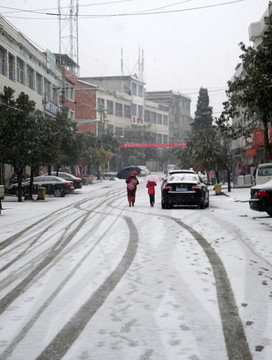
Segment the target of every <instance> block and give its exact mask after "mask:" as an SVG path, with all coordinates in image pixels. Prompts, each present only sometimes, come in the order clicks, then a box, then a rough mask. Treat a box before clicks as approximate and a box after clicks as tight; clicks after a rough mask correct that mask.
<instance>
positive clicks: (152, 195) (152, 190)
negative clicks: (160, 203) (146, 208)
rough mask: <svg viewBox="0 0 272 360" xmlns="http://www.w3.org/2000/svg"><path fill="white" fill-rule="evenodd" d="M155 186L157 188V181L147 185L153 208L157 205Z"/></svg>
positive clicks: (149, 182)
mask: <svg viewBox="0 0 272 360" xmlns="http://www.w3.org/2000/svg"><path fill="white" fill-rule="evenodd" d="M155 186H157V184H156V182H155V181H148V182H147V184H146V187H147V189H148V190H147V193H148V195H149V200H150V205H151V206H152V207H153V206H154V204H155Z"/></svg>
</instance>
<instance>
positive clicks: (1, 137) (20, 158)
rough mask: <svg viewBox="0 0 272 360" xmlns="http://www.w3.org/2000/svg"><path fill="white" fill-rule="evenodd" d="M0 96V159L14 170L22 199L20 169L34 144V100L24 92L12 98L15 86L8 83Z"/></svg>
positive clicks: (24, 164)
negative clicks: (11, 86) (9, 86)
mask: <svg viewBox="0 0 272 360" xmlns="http://www.w3.org/2000/svg"><path fill="white" fill-rule="evenodd" d="M0 99H1V105H0V162H2V163H6V164H10V165H12V166H13V167H14V169H15V170H16V171H17V178H18V191H19V194H18V201H19V202H21V201H22V179H23V171H24V169H25V167H26V166H27V165H29V164H30V158H31V153H32V152H33V151H35V149H36V148H37V147H36V145H35V135H36V131H37V127H36V118H35V113H34V110H35V102H34V101H31V100H29V96H28V95H26V94H24V93H23V92H22V93H21V94H20V95H19V96H18V98H17V99H16V100H15V99H14V90H13V89H11V88H8V87H4V91H3V93H2V94H0Z"/></svg>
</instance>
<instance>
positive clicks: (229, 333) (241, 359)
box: [164, 216, 252, 360]
mask: <svg viewBox="0 0 272 360" xmlns="http://www.w3.org/2000/svg"><path fill="white" fill-rule="evenodd" d="M164 217H166V218H168V219H171V220H173V221H175V222H176V223H177V224H178V225H180V226H182V227H183V228H184V229H185V230H187V231H188V232H189V233H190V234H191V235H192V236H193V237H194V238H195V239H196V240H197V242H198V243H199V245H200V246H201V247H202V249H203V250H204V252H205V254H206V255H207V258H208V259H209V262H210V264H211V266H212V269H213V273H214V277H215V282H216V291H217V299H218V305H219V311H220V316H221V321H222V327H223V333H224V337H225V343H226V348H227V353H228V357H229V359H230V360H234V359H235V360H251V359H252V355H251V352H250V350H249V345H248V342H247V338H246V335H245V331H244V327H243V323H242V320H241V319H240V316H239V312H238V307H237V305H236V301H235V298H234V295H233V291H232V288H231V284H230V281H229V278H228V275H227V272H226V270H225V267H224V264H223V262H222V261H221V259H220V257H219V256H218V255H217V253H216V251H215V250H214V249H213V247H212V246H211V245H210V244H209V243H208V241H207V240H206V239H205V238H204V237H203V236H202V235H200V234H199V233H198V232H197V231H195V230H194V229H193V228H191V227H190V226H189V225H186V224H185V223H183V222H182V221H180V220H179V219H176V218H174V217H171V216H164Z"/></svg>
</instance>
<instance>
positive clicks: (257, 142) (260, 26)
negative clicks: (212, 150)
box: [231, 3, 272, 170]
mask: <svg viewBox="0 0 272 360" xmlns="http://www.w3.org/2000/svg"><path fill="white" fill-rule="evenodd" d="M271 13H272V6H271V3H269V6H268V8H267V9H266V11H265V13H264V15H263V16H262V18H261V19H260V21H258V22H255V23H252V24H250V26H249V40H250V41H252V42H253V46H254V47H255V48H256V47H257V46H258V45H260V44H261V42H262V38H263V35H264V32H265V27H266V25H265V21H264V19H265V17H267V16H269V15H270V14H271ZM243 71H244V70H243V65H242V64H238V65H237V66H236V68H235V73H234V75H233V77H232V79H231V81H233V80H234V79H235V78H239V77H242V76H243ZM240 122H241V119H240V118H234V119H232V123H233V125H234V126H235V125H238V124H239V123H240ZM268 131H269V135H270V139H269V140H270V142H272V128H271V125H270V126H269V128H268ZM263 147H264V136H263V132H262V131H261V130H260V129H255V131H254V132H253V134H252V136H251V137H250V138H248V139H247V140H245V139H244V138H238V139H236V140H233V141H232V144H231V151H232V154H233V158H234V160H235V163H236V165H237V166H238V165H242V166H244V167H245V166H246V165H247V166H249V167H251V168H252V170H253V169H254V168H255V167H256V166H257V165H258V164H259V163H262V162H263Z"/></svg>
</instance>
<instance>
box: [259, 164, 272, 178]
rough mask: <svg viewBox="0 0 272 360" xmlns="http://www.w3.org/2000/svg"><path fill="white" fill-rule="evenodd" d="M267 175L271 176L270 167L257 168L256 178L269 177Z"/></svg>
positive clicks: (271, 167) (271, 170)
mask: <svg viewBox="0 0 272 360" xmlns="http://www.w3.org/2000/svg"><path fill="white" fill-rule="evenodd" d="M269 175H272V165H271V166H265V167H260V168H259V170H258V176H269Z"/></svg>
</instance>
